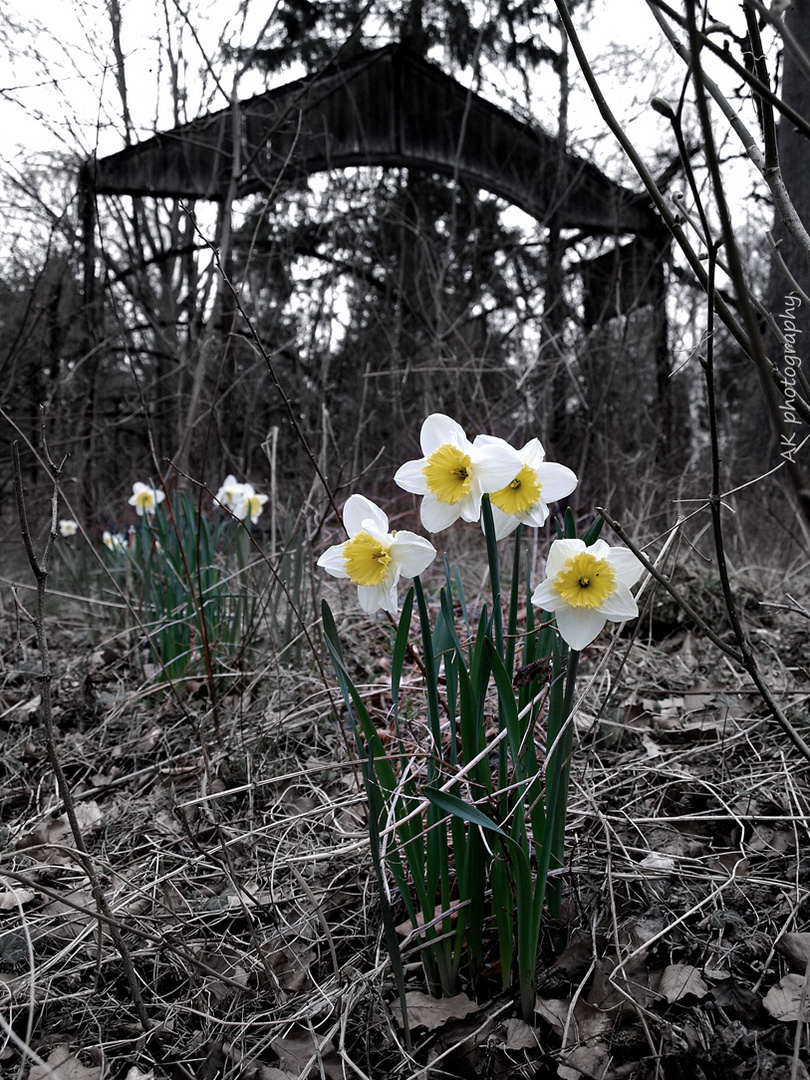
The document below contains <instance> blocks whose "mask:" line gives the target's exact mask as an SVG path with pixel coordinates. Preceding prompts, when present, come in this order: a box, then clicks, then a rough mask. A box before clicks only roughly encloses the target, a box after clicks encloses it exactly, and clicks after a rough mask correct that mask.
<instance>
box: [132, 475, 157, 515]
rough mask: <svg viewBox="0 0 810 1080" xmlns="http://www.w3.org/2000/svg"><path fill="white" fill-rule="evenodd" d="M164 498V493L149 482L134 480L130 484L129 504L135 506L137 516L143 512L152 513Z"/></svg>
mask: <svg viewBox="0 0 810 1080" xmlns="http://www.w3.org/2000/svg"><path fill="white" fill-rule="evenodd" d="M165 498H166V493H165V492H164V491H160V490H159V489H158V488H155V487H153V486H152V485H151V484H142V483H140V481H136V482H135V483H134V484H133V485H132V494H131V495H130V497H129V505H130V506H134V507H135V512H136V513H137V515H138V517H143V515H144V514H154V512H155V509H156V508H157V507H158V506H159V505H160V504H161V503H162V502H163V500H164V499H165Z"/></svg>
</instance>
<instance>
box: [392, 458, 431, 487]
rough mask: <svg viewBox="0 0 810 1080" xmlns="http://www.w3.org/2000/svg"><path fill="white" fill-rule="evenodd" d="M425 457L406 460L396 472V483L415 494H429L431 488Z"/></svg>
mask: <svg viewBox="0 0 810 1080" xmlns="http://www.w3.org/2000/svg"><path fill="white" fill-rule="evenodd" d="M424 466H425V459H424V458H420V459H419V460H418V461H406V462H405V464H404V465H400V467H399V468H398V469H397V471H396V472H395V473H394V483H395V484H398V485H399V486H400V487H401V488H403V489H404V490H405V491H410V492H412V493H413V494H414V495H427V493H428V491H429V490H430V489H429V488H428V485H427V480H426V479H425V473H424V471H423V470H424Z"/></svg>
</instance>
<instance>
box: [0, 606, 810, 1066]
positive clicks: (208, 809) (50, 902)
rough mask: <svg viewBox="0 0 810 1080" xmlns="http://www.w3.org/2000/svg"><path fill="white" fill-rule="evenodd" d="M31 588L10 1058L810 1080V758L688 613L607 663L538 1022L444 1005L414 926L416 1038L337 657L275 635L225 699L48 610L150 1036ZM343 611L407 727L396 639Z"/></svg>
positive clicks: (4, 907) (803, 708)
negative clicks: (46, 689) (175, 681)
mask: <svg viewBox="0 0 810 1080" xmlns="http://www.w3.org/2000/svg"><path fill="white" fill-rule="evenodd" d="M762 599H767V598H765V597H763V598H762ZM771 599H772V600H773V601H775V602H776V603H778V604H781V605H784V604H785V600H784V597H783V596H774V597H772V598H771ZM4 603H5V608H4V611H3V618H4V626H5V628H6V632H5V635H4V643H3V645H2V655H0V732H2V735H1V736H0V737H2V740H3V746H4V752H3V755H2V760H1V761H0V814H1V815H2V816H1V818H0V830H1V831H0V845H1V847H0V850H2V856H0V866H1V867H2V871H1V873H0V992H2V999H3V1001H2V1009H0V1017H1V1018H2V1024H3V1032H2V1039H0V1046H2V1047H3V1049H2V1051H0V1077H9V1078H11V1077H14V1078H18V1077H25V1076H29V1077H30V1078H31V1080H39V1078H41V1077H45V1076H55V1077H58V1078H59V1080H102V1078H103V1077H107V1076H110V1077H115V1078H119V1077H120V1078H126V1080H138V1078H143V1077H171V1078H188V1077H195V1078H197V1077H198V1078H204V1080H216V1078H223V1080H225V1078H234V1080H235V1078H245V1080H287V1078H289V1077H308V1076H311V1077H324V1076H325V1077H328V1078H329V1080H337V1078H343V1077H370V1078H378V1077H402V1078H403V1080H405V1078H409V1077H413V1078H417V1077H420V1078H421V1077H428V1076H430V1077H492V1078H499V1077H526V1078H530V1077H531V1078H536V1080H540V1078H542V1077H554V1076H561V1077H564V1078H576V1077H580V1076H585V1077H603V1078H613V1077H615V1078H618V1077H627V1078H638V1080H647V1078H650V1080H652V1078H665V1080H676V1078H680V1077H688V1078H689V1080H699V1078H703V1077H706V1078H722V1077H728V1076H734V1077H740V1078H746V1080H749V1078H750V1080H754V1078H766V1077H767V1078H771V1080H781V1078H784V1080H788V1078H791V1080H792V1078H794V1077H799V1078H801V1077H806V1076H807V1069H806V1063H807V1057H808V1050H807V1047H808V1015H809V1014H808V1008H807V999H808V993H807V990H808V987H807V983H808V973H810V860H808V858H807V854H806V851H807V844H808V826H809V824H810V808H809V807H808V793H809V780H810V776H809V770H810V762H808V761H807V760H805V759H804V758H803V757H802V755H801V754H800V753H799V751H798V750H796V749H795V748H794V746H793V745H792V744H791V743H790V742H789V741H788V740H787V739H786V738H785V736H784V735H783V733H782V731H781V729H780V728H779V727H778V725H776V723H775V722H774V721H773V720H772V719H771V718H770V717H769V716H768V714H767V712H766V710H765V708H764V706H763V704H762V701H761V699H760V698H759V697H758V695H757V694H756V692H755V690H754V688H753V686H752V685H750V684H749V682H748V681H747V679H745V678H744V677H742V676H741V674H740V672H739V670H737V669H736V668H735V667H734V666H733V665H732V664H731V662H729V661H727V660H726V659H724V658H723V657H722V655H721V654H720V653H719V652H717V651H716V650H715V649H714V648H713V647H711V646H710V645H708V643H706V642H705V641H704V640H702V639H701V638H700V637H699V635H698V634H697V633H696V632H695V631H694V630H693V629H691V628H689V626H687V625H685V624H683V623H681V624H680V625H678V624H676V623H674V622H672V621H669V622H667V620H666V619H664V621H663V624H662V625H661V626H656V627H653V624H652V623H651V622H650V623H649V624H644V625H641V626H640V627H639V631H638V633H637V635H636V638H635V640H633V641H631V639H630V637H629V636H628V637H627V638H622V639H619V640H618V641H617V642H616V643H615V646H614V647H613V649H612V650H611V651H610V655H606V651H607V649H608V644H609V639H608V636H607V635H604V640H603V639H602V638H600V639H599V640H598V642H597V644H596V645H595V646H594V647H592V648H591V649H589V650H588V651H587V652H586V653H585V654H584V655H583V658H582V666H583V677H582V680H581V681H582V685H583V686H586V685H587V687H588V690H587V694H586V696H585V698H584V700H583V702H582V703H581V707H580V708H579V710H578V713H577V729H576V730H577V740H576V742H577V746H576V751H575V761H574V768H573V777H572V790H571V798H570V806H569V819H568V861H567V867H566V874H565V895H566V903H565V920H564V925H563V926H562V927H561V928H556V930H557V932H556V934H554V933H552V932H551V930H552V929H553V928H549V930H548V932H547V933H545V934H544V939H543V945H542V950H543V951H542V956H541V962H540V964H539V967H538V976H537V1005H536V1012H535V1022H534V1023H533V1024H525V1023H523V1022H522V1021H521V1020H519V1019H518V1018H517V1009H516V1001H515V996H514V995H513V994H503V993H502V992H501V990H500V981H499V980H495V979H493V982H492V985H491V986H490V987H487V986H484V987H483V989H482V988H478V994H477V996H468V995H467V994H466V993H464V992H460V993H459V995H458V996H456V997H454V998H449V999H442V1000H438V1001H437V1000H435V999H429V998H426V997H425V995H424V984H423V982H422V978H421V968H420V965H419V963H418V955H417V953H416V951H415V949H416V946H415V944H414V942H413V941H412V940H411V941H410V942H407V941H405V942H404V944H403V953H404V960H405V964H406V975H407V983H408V985H407V989H408V991H409V999H408V1000H409V1015H410V1023H411V1027H412V1029H413V1034H414V1038H413V1046H412V1049H411V1051H410V1052H407V1051H406V1049H405V1044H404V1037H403V1031H402V1028H401V1026H400V1024H399V1023H398V1019H397V1017H398V1005H397V996H396V993H395V990H394V986H393V980H392V976H391V968H390V964H389V962H388V959H387V954H386V950H385V946H384V941H383V936H382V927H381V919H380V905H379V898H378V889H377V884H376V880H375V876H374V873H373V869H372V864H371V859H370V853H369V843H368V838H367V833H366V813H365V801H364V796H363V793H362V788H361V785H360V782H359V776H358V769H357V764H356V762H355V761H354V755H353V753H352V751H351V746H352V743H351V741H350V739H349V738H348V737H347V736H348V733H347V732H346V731H345V730H344V727H343V723H344V715H343V709H342V707H341V706H340V704H339V700H338V695H337V693H336V690H335V688H334V684H333V681H332V680H331V678H330V677H329V673H328V672H327V675H326V678H325V679H324V678H323V677H322V676H321V675H320V674H319V673H318V671H317V669H316V668H315V667H314V665H313V664H312V663H311V662H309V663H305V662H302V661H301V660H300V654H299V659H298V660H296V661H295V662H293V661H292V660H291V657H292V655H293V653H292V652H291V651H290V650H289V649H288V650H286V651H282V652H281V654H279V650H278V648H276V647H274V646H273V645H272V643H270V642H265V643H264V645H263V647H262V648H263V650H264V653H263V662H262V663H259V664H257V665H256V666H255V668H254V669H253V670H252V671H251V673H250V675H247V674H243V675H242V676H241V677H240V678H239V680H238V681H236V682H234V681H231V682H230V683H229V684H228V685H227V687H226V688H225V689H223V690H222V692H221V693H220V697H219V700H218V702H217V706H216V709H214V708H213V707H212V705H211V701H210V697H209V696H208V695H207V692H206V688H205V685H204V682H203V681H202V680H198V681H196V682H192V683H191V684H187V685H185V686H184V687H183V688H182V692H181V693H180V694H178V695H174V694H165V695H163V696H162V697H160V696H156V695H155V694H154V693H153V692H152V691H151V690H150V688H149V687H148V686H145V685H144V678H143V656H142V654H141V652H140V651H139V647H138V642H137V640H135V639H133V638H132V637H128V636H124V635H116V634H114V633H112V632H109V631H103V630H99V629H98V628H97V629H96V630H95V631H94V633H93V635H90V634H89V633H88V628H87V625H86V621H85V620H84V619H83V617H82V614H81V613H74V614H73V615H71V614H70V613H67V614H65V612H64V611H62V612H61V613H60V614H59V615H58V616H51V617H49V621H48V636H49V642H50V650H51V660H52V665H53V680H52V686H53V697H54V703H55V714H54V722H55V743H54V750H55V752H56V754H57V756H58V758H59V760H60V762H61V764H62V767H63V769H64V771H65V774H66V776H67V779H68V781H69V784H70V787H71V789H72V792H73V797H74V800H75V806H76V813H77V817H78V825H79V828H80V830H81V833H82V835H83V837H84V840H85V843H86V845H87V847H88V849H89V852H90V854H91V856H92V859H93V860H94V864H95V866H96V868H97V872H98V874H99V878H100V883H101V886H102V888H103V890H104V892H105V894H106V896H107V898H108V901H109V904H110V907H111V909H112V913H113V916H114V920H115V921H116V922H117V924H118V926H119V927H120V930H121V933H122V935H123V940H124V942H125V944H126V946H127V949H128V951H129V953H130V955H131V957H132V962H133V966H134V972H135V978H136V980H137V986H138V989H139V992H140V995H141V997H142V1003H143V1004H142V1007H143V1010H144V1011H145V1013H146V1015H147V1016H148V1018H149V1022H150V1025H151V1030H150V1031H149V1032H148V1033H146V1032H144V1030H143V1028H142V1025H141V1023H140V1021H139V1017H138V1013H137V1010H136V1007H135V1005H134V1003H133V994H132V991H131V987H130V986H129V984H128V982H127V979H126V977H125V972H124V969H123V966H122V963H121V959H120V956H119V952H118V950H117V948H116V945H115V942H114V940H113V937H112V936H111V933H110V928H109V925H108V924H107V923H105V922H104V921H103V920H102V921H100V920H99V919H98V918H97V917H96V904H95V901H94V898H93V896H92V895H91V890H90V887H89V884H88V879H87V876H86V874H85V872H84V870H83V869H82V866H81V862H80V859H79V858H78V857H77V854H76V845H75V841H74V837H73V835H72V833H71V829H70V826H69V823H68V821H67V819H66V815H65V807H64V805H63V804H62V802H61V799H60V797H59V794H58V792H57V790H56V787H55V784H54V779H53V772H52V769H51V766H50V764H49V762H48V758H47V753H46V750H47V747H46V744H45V743H46V737H45V730H44V727H43V723H42V718H41V685H40V680H39V678H38V676H39V674H40V671H41V667H40V657H39V655H38V651H37V649H36V644H35V639H34V636H33V632H32V631H31V629H30V628H28V627H27V626H26V624H25V622H24V621H21V620H18V619H17V617H16V615H15V612H14V609H13V605H12V604H11V603H10V602H9V600H8V597H6V598H5V600H4ZM347 620H348V629H349V631H350V632H351V634H352V635H353V636H352V640H353V641H354V642H355V643H356V647H355V648H354V649H353V662H354V663H355V664H356V665H357V666H358V670H359V671H362V672H364V692H365V691H367V692H368V695H369V701H371V702H372V704H374V705H375V707H376V708H377V709H378V710H379V716H380V723H381V725H383V724H384V722H385V694H384V674H385V673H384V663H383V658H384V652H385V642H386V637H385V634H384V633H383V630H382V629H381V628H380V627H379V626H377V627H375V626H373V625H371V626H370V625H369V620H367V619H361V617H360V615H359V614H357V615H354V616H350V617H347ZM749 624H750V627H751V633H752V637H753V640H754V642H755V645H756V647H757V649H758V653H759V656H760V659H761V662H762V665H763V668H764V670H765V672H766V675H767V677H768V679H769V680H770V683H771V686H772V687H773V688H774V690H775V692H776V693H777V694H778V696H779V700H780V702H781V703H782V706H783V708H784V710H785V711H786V712H787V714H788V715H789V716H790V718H791V720H792V722H793V723H794V725H795V726H796V728H797V730H798V731H799V732H800V733H801V734H802V735H803V737H805V738H808V736H809V735H810V713H808V707H807V701H808V697H810V677H809V675H808V668H807V654H806V640H807V629H808V620H807V618H805V617H804V616H803V615H802V614H801V613H800V612H799V611H796V610H793V611H790V610H787V609H786V607H784V606H783V607H768V606H766V605H763V604H761V603H754V604H753V606H752V607H751V608H750V610H749ZM345 629H346V626H345V625H344V630H345ZM260 653H262V650H261V649H260ZM555 943H556V944H555ZM464 989H465V988H464V987H462V991H463V990H464ZM466 989H470V988H469V987H467V988H466ZM24 1047H27V1048H30V1051H31V1052H32V1054H33V1057H32V1056H31V1054H27V1053H23V1052H22V1051H23V1048H24Z"/></svg>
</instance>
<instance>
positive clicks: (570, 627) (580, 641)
mask: <svg viewBox="0 0 810 1080" xmlns="http://www.w3.org/2000/svg"><path fill="white" fill-rule="evenodd" d="M556 619H557V629H558V630H559V631H560V635H561V636H562V639H563V641H564V642H566V644H567V645H568V646H569V648H571V649H576V650H577V651H578V652H581V651H582V650H583V649H584V648H586V647H587V646H588V645H590V643H591V642H592V641H593V640H594V638H596V637H598V636H599V634H600V633H601V631H602V628H603V627H604V625H605V616H604V615H603V614H602V612H600V611H590V610H589V609H587V608H572V607H569V606H568V605H567V604H566V605H565V606H564V607H561V608H560V609H559V610H558V611H557V613H556Z"/></svg>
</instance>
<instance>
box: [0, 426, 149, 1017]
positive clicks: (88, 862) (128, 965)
mask: <svg viewBox="0 0 810 1080" xmlns="http://www.w3.org/2000/svg"><path fill="white" fill-rule="evenodd" d="M11 452H12V462H13V469H14V494H15V496H16V501H17V513H18V515H19V519H20V528H21V531H22V538H23V544H24V545H25V551H26V554H27V556H28V562H29V563H30V565H31V570H32V571H33V574H34V577H35V578H36V582H37V601H36V609H35V615H34V616H33V623H34V627H35V630H36V636H37V645H38V646H39V655H40V663H41V665H42V671H41V674H40V676H39V678H40V684H41V687H42V717H43V720H44V721H45V749H46V753H47V755H48V761H49V763H50V766H51V768H52V769H53V772H54V776H55V777H56V783H57V786H58V788H59V795H60V797H61V799H62V802H63V803H64V806H65V812H66V814H67V818H68V823H69V824H70V831H71V833H72V834H73V842H74V843H75V845H76V853H77V855H78V858H79V861H80V862H81V864H82V867H83V868H84V872H85V874H86V875H87V880H88V881H89V883H90V889H91V891H92V894H93V899H94V900H95V902H96V907H97V909H98V913H99V914H100V915H101V916H103V917H104V919H103V921H105V922H107V924H108V926H109V928H110V934H111V935H112V939H113V941H114V942H115V946H116V948H117V950H118V953H119V955H120V957H121V962H122V964H123V966H124V973H125V975H126V979H127V984H128V986H129V992H130V994H131V996H132V1003H133V1005H134V1006H135V1011H136V1013H137V1014H138V1020H139V1021H140V1023H141V1025H142V1027H143V1029H144V1031H148V1030H149V1029H150V1027H151V1026H152V1025H151V1021H150V1020H149V1017H148V1015H147V1013H146V1008H145V1006H144V1002H143V996H142V994H141V988H140V985H139V983H138V976H137V975H136V973H135V968H134V965H133V963H132V957H131V955H130V952H129V949H128V948H127V944H126V942H125V941H124V937H123V934H122V932H121V928H120V926H119V924H118V923H117V922H116V921H115V919H114V918H113V915H112V910H111V908H110V905H109V901H108V900H107V895H106V893H105V892H104V889H103V888H102V885H101V882H100V880H99V877H98V874H97V873H96V868H95V865H94V863H93V859H92V857H91V855H90V852H89V851H88V849H87V845H86V844H85V842H84V836H83V835H82V830H81V826H80V825H79V819H78V817H77V816H76V804H75V802H74V799H73V793H72V791H71V789H70V785H69V784H68V780H67V777H66V776H65V772H64V770H63V768H62V764H61V762H60V760H59V756H58V754H57V753H56V748H55V746H54V728H53V705H52V700H51V664H50V656H49V652H48V637H47V634H46V633H45V594H46V588H47V579H48V560H49V557H50V553H51V548H52V546H53V543H54V540H55V539H56V535H57V531H56V517H57V509H58V505H59V482H60V479H61V475H62V468H63V466H64V461H63V462H62V463H60V464H59V465H56V464H55V463H54V462H53V461H52V460H51V458H50V455H49V454H48V452H47V448H46V450H45V456H46V458H47V460H48V464H49V466H50V468H51V471H52V475H53V495H52V497H51V527H50V533H49V535H48V539H47V541H46V543H45V549H44V551H43V553H42V557H41V558H37V555H36V552H35V551H34V542H33V539H32V537H31V529H30V527H29V524H28V515H27V511H26V507H25V495H24V492H23V480H22V469H21V467H20V449H19V444H18V443H17V442H16V441H15V442H14V443H13V444H12V447H11Z"/></svg>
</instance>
